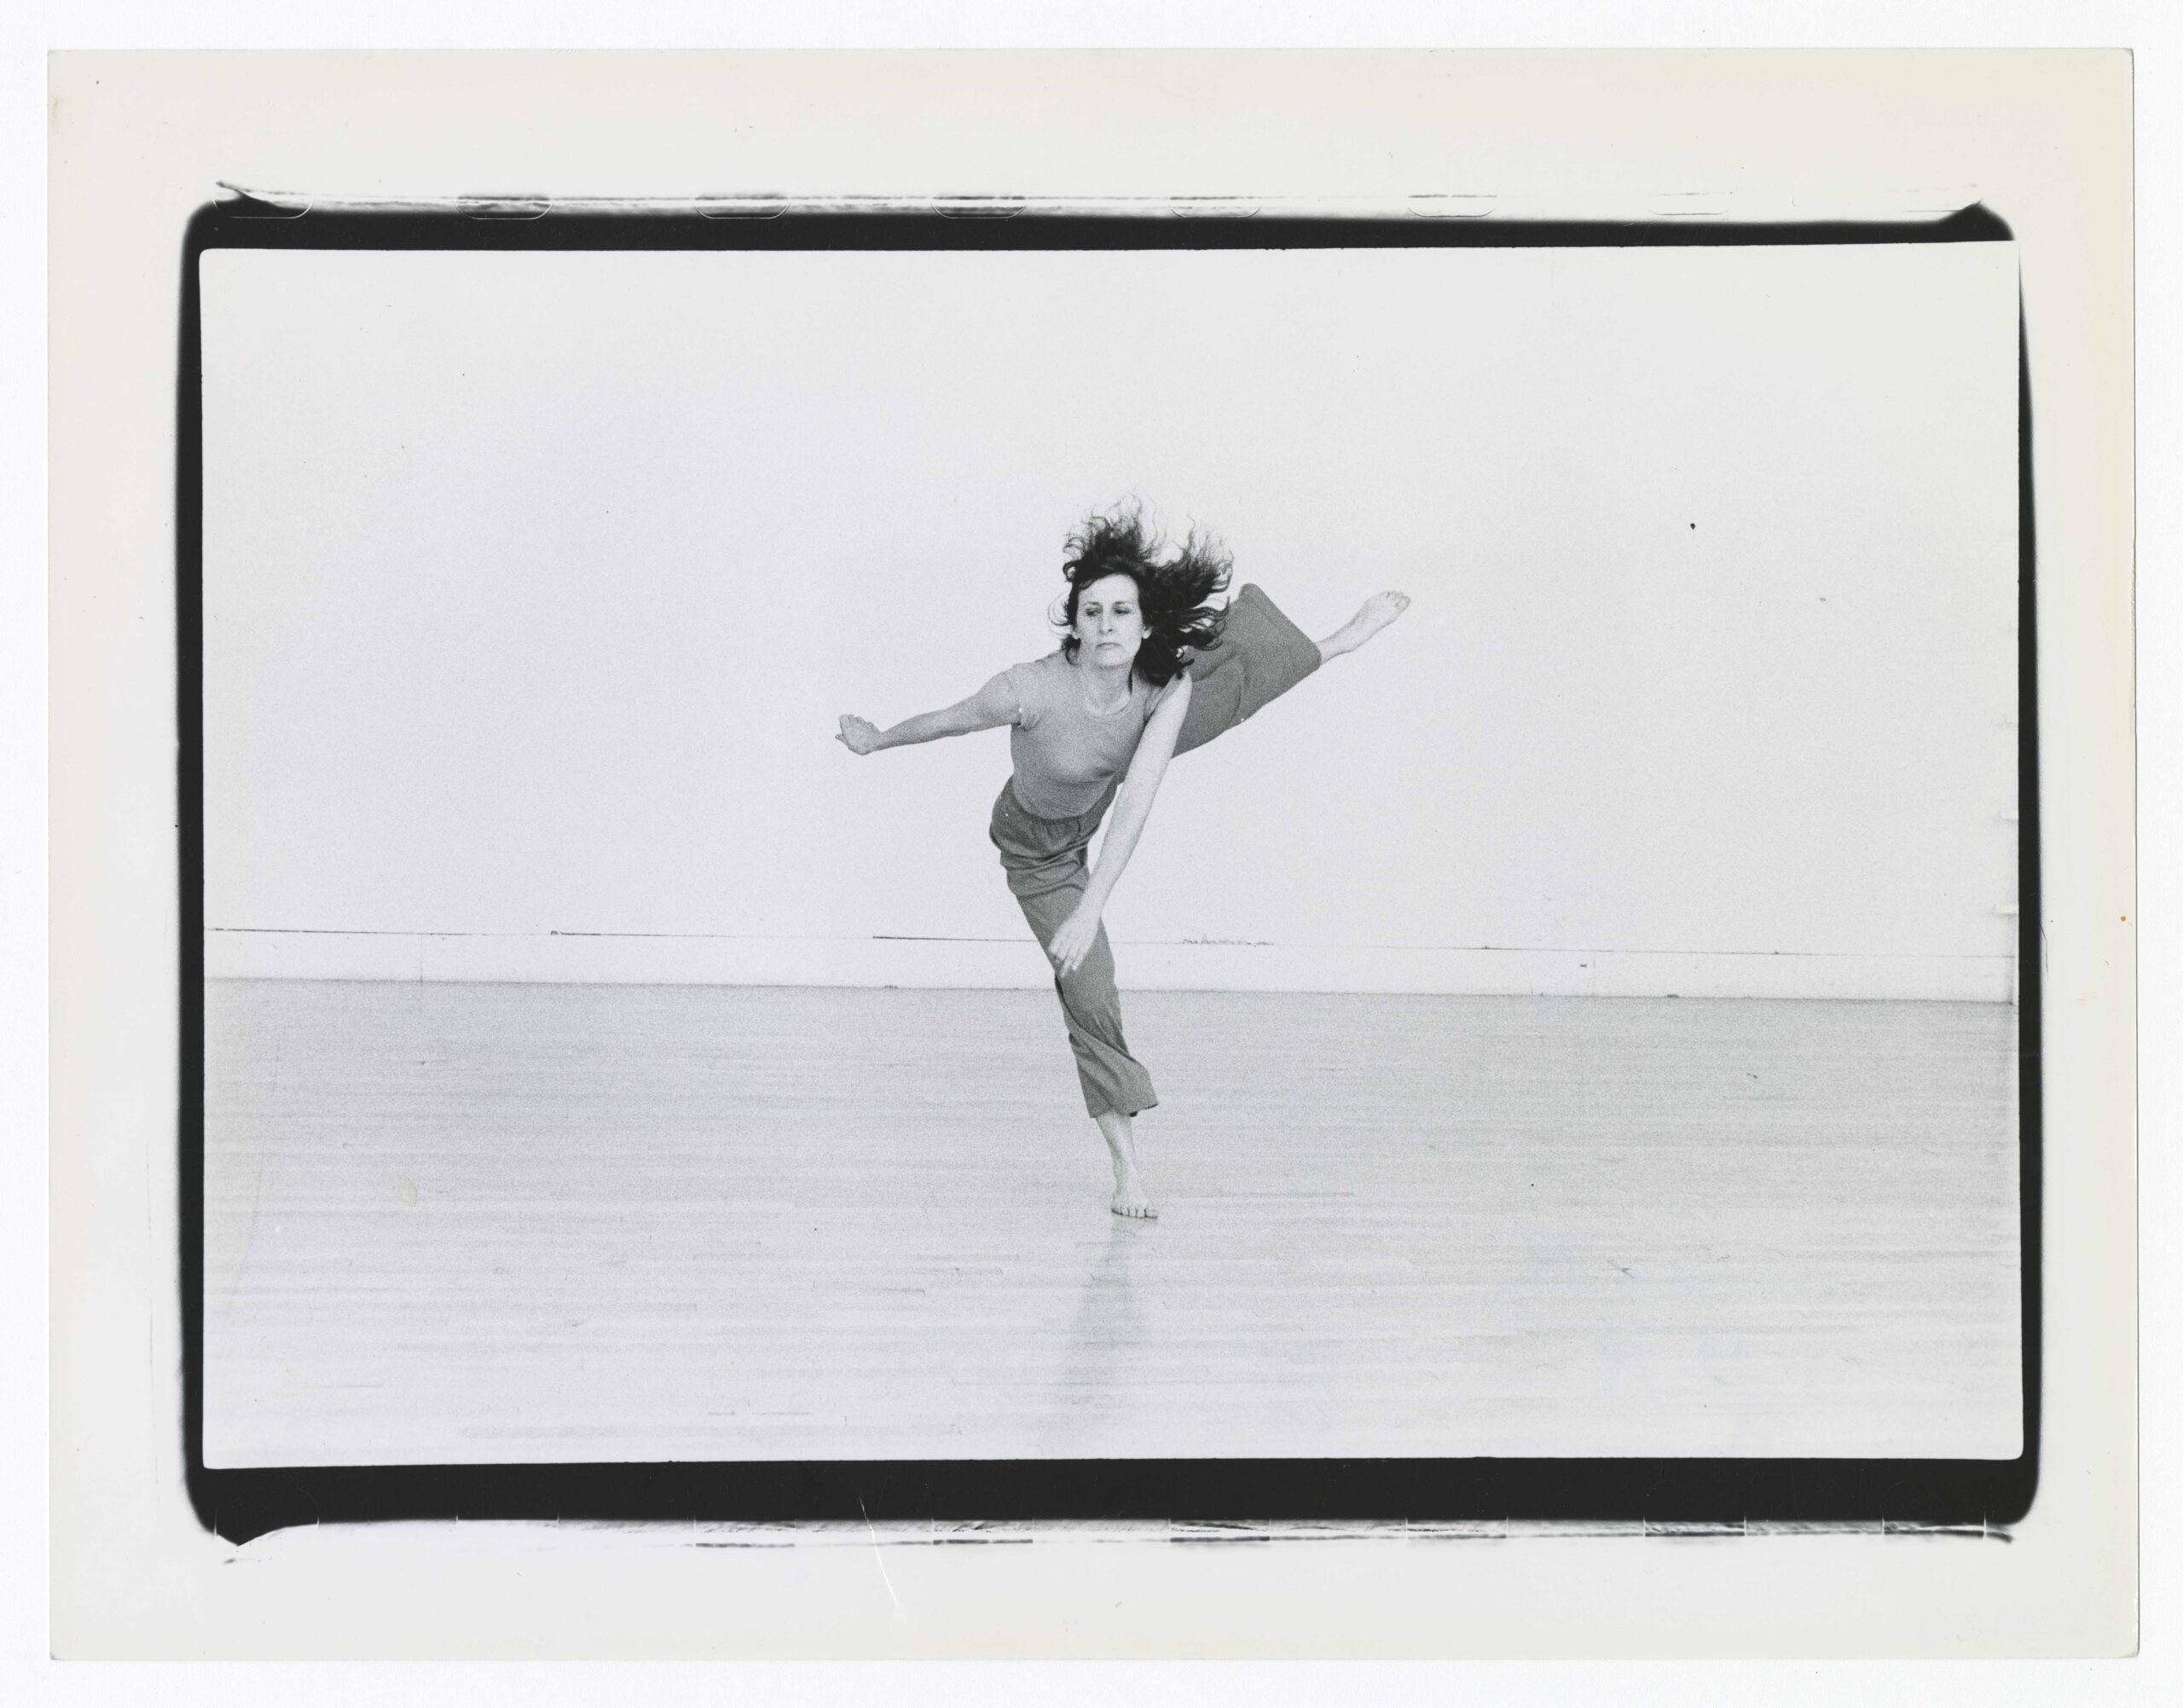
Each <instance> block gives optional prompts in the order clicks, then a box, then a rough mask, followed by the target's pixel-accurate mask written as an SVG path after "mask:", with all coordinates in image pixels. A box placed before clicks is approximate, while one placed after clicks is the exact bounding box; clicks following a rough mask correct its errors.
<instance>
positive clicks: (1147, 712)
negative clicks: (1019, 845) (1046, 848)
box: [1007, 649, 1182, 819]
mask: <svg viewBox="0 0 2183 1708" xmlns="http://www.w3.org/2000/svg"><path fill="white" fill-rule="evenodd" d="M1007 680H1008V686H1009V687H1010V691H1011V692H1013V693H1014V694H1015V696H1016V725H1015V727H1014V728H1013V729H1012V730H1011V731H1010V732H1009V738H1008V746H1009V756H1010V758H1011V759H1012V760H1013V761H1015V765H1016V778H1015V788H1016V799H1017V800H1018V801H1020V802H1022V804H1023V808H1024V810H1025V811H1026V812H1028V813H1034V814H1035V815H1036V816H1037V817H1039V818H1041V819H1074V818H1080V817H1081V816H1082V815H1083V814H1084V813H1088V812H1090V811H1091V809H1092V808H1094V807H1096V806H1097V805H1098V804H1099V799H1100V797H1101V796H1103V795H1104V794H1105V793H1106V792H1107V789H1108V787H1109V785H1111V784H1112V783H1113V782H1114V781H1115V779H1116V778H1118V777H1120V775H1121V774H1122V773H1123V772H1125V771H1126V770H1128V769H1129V762H1130V761H1131V760H1132V759H1133V758H1135V757H1136V756H1137V744H1138V740H1139V738H1142V737H1143V735H1144V727H1145V725H1146V724H1148V723H1149V722H1150V721H1152V714H1153V713H1154V712H1155V711H1157V710H1158V709H1160V706H1161V703H1163V702H1164V701H1165V700H1166V699H1167V696H1168V695H1169V694H1171V693H1173V692H1174V688H1175V682H1177V681H1180V680H1182V678H1181V677H1180V676H1177V677H1176V678H1175V681H1171V682H1169V683H1167V685H1166V686H1164V687H1158V688H1155V687H1154V686H1151V684H1149V682H1147V681H1146V680H1144V678H1143V677H1142V676H1139V675H1137V674H1136V673H1135V672H1134V671H1132V672H1131V673H1130V679H1129V698H1128V699H1127V700H1126V701H1124V702H1123V703H1121V704H1120V705H1118V706H1116V707H1115V709H1113V710H1111V711H1101V710H1097V709H1094V708H1092V707H1091V706H1089V705H1087V704H1086V703H1085V695H1084V690H1085V686H1086V684H1085V676H1084V673H1083V672H1082V671H1081V670H1080V669H1077V668H1076V666H1075V665H1074V664H1072V663H1070V662H1069V660H1068V654H1066V653H1065V652H1063V651H1059V650H1058V649H1057V650H1056V651H1052V652H1049V653H1048V654H1047V655H1046V656H1045V657H1043V658H1039V659H1037V660H1034V662H1033V663H1028V664H1017V665H1014V666H1012V667H1011V668H1010V669H1009V670H1008V672H1007Z"/></svg>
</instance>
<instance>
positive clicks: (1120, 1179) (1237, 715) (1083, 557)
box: [836, 509, 1410, 1217]
mask: <svg viewBox="0 0 2183 1708" xmlns="http://www.w3.org/2000/svg"><path fill="white" fill-rule="evenodd" d="M1163 551H1164V546H1163V542H1161V541H1160V540H1159V539H1158V538H1157V537H1156V536H1153V535H1151V534H1150V533H1149V531H1148V530H1147V529H1146V528H1145V526H1144V522H1143V520H1142V519H1141V518H1139V516H1138V514H1137V512H1135V511H1134V510H1132V509H1120V510H1117V511H1115V512H1112V513H1103V514H1094V515H1092V516H1091V518H1088V519H1087V520H1086V523H1085V524H1084V525H1083V527H1081V528H1080V529H1079V530H1076V531H1075V532H1074V533H1073V534H1071V535H1070V536H1068V557H1067V559H1065V561H1064V562H1063V566H1062V572H1063V575H1065V576H1067V577H1068V592H1067V593H1064V594H1063V596H1062V598H1061V599H1060V600H1059V601H1058V604H1057V611H1056V613H1055V618H1054V621H1055V626H1056V627H1057V628H1060V629H1061V630H1062V631H1063V639H1062V644H1061V646H1060V647H1059V648H1058V649H1057V650H1056V651H1052V652H1050V653H1048V654H1047V655H1046V656H1045V657H1043V658H1040V659H1039V660H1037V661H1036V662H1034V663H1028V664H1017V665H1015V666H1012V667H1011V668H1010V669H1006V670H1004V671H1002V672H1001V673H1000V675H998V676H995V677H994V678H993V680H991V681H989V682H987V684H986V685H985V686H984V687H982V688H981V689H979V690H978V692H976V693H975V694H973V695H971V696H970V698H968V699H966V700H964V701H961V702H959V703H957V704H955V705H952V706H949V707H947V708H946V709H944V710H941V711H936V712H926V713H924V714H922V715H919V716H917V717H913V718H907V719H905V720H904V721H902V722H900V723H898V724H896V725H895V727H893V728H891V729H880V728H877V727H875V726H874V725H872V724H871V723H868V722H866V721H865V720H864V719H862V718H860V717H844V718H843V720H842V722H841V732H840V734H839V735H838V736H837V737H836V739H837V740H838V741H840V742H841V743H842V744H843V745H844V746H846V747H847V748H848V750H849V751H850V752H852V753H858V754H865V753H876V752H877V751H878V750H880V749H882V748H886V747H905V746H908V745H910V744H912V743H916V742H924V741H935V740H937V739H939V738H941V736H949V735H968V734H970V733H971V732H973V731H976V730H981V729H997V728H999V727H1000V726H1001V725H1003V724H1008V725H1010V726H1012V733H1011V734H1010V737H1009V746H1010V756H1011V757H1012V759H1013V760H1014V762H1015V771H1014V774H1013V775H1012V776H1010V779H1009V780H1008V781H1007V783H1006V784H1005V785H1003V786H1002V788H1001V791H1000V798H999V800H997V801H996V802H994V803H993V825H992V831H991V834H992V837H993V843H994V845H995V846H996V847H997V848H999V850H1000V863H1001V866H1002V868H1003V869H1004V870H1005V871H1006V873H1007V877H1008V887H1009V889H1010V891H1012V892H1013V893H1014V895H1015V896H1016V901H1017V902H1018V903H1019V904H1020V905H1021V906H1022V909H1023V917H1024V918H1025V919H1027V920H1028V921H1029V923H1030V926H1031V930H1032V933H1033V935H1035V936H1036V937H1037V938H1038V940H1039V947H1042V948H1043V949H1045V952H1046V958H1047V959H1048V960H1050V961H1051V962H1052V963H1053V966H1054V986H1055V988H1056V990H1057V992H1058V993H1060V996H1061V1006H1062V1014H1063V1017H1064V1019H1065V1020H1066V1021H1067V1022H1068V1041H1069V1045H1070V1046H1071V1048H1073V1049H1074V1051H1075V1052H1076V1074H1077V1078H1078V1080H1079V1081H1080V1083H1081V1085H1082V1086H1083V1090H1084V1106H1085V1109H1086V1110H1087V1111H1088V1112H1089V1113H1090V1115H1091V1119H1092V1120H1095V1121H1097V1123H1098V1126H1099V1132H1100V1134H1101V1136H1102V1137H1103V1138H1105V1140H1106V1141H1107V1149H1108V1151H1109V1153H1110V1155H1112V1157H1113V1160H1114V1165H1115V1196H1114V1200H1113V1203H1112V1205H1111V1208H1112V1209H1113V1211H1114V1213H1115V1214H1116V1215H1118V1216H1142V1217H1150V1216H1153V1215H1155V1214H1156V1213H1157V1212H1155V1210H1154V1209H1153V1207H1152V1202H1151V1200H1150V1199H1149V1197H1148V1196H1146V1193H1145V1190H1144V1181H1143V1179H1142V1178H1140V1177H1139V1175H1138V1167H1137V1146H1136V1141H1135V1135H1134V1133H1133V1132H1132V1126H1131V1122H1132V1119H1133V1118H1134V1117H1135V1116H1136V1115H1138V1114H1140V1113H1141V1112H1143V1111H1144V1110H1145V1109H1150V1108H1152V1107H1153V1105H1154V1104H1155V1103H1157V1102H1158V1101H1159V1099H1158V1098H1157V1097H1155V1096H1154V1095H1153V1091H1152V1079H1151V1076H1150V1075H1149V1074H1147V1073H1146V1072H1145V1070H1144V1066H1143V1064H1142V1063H1140V1062H1138V1060H1137V1058H1136V1057H1133V1056H1132V1055H1131V1054H1130V1053H1129V1047H1128V1045H1126V1043H1124V1042H1123V1039H1122V1023H1121V1001H1120V998H1119V997H1118V996H1117V995H1116V993H1115V961H1114V956H1113V954H1112V952H1110V951H1109V948H1108V946H1107V933H1106V930H1105V928H1104V927H1103V925H1102V924H1101V923H1100V915H1101V913H1102V912H1103V911H1104V909H1105V907H1106V905H1107V900H1108V898H1109V896H1111V895H1113V894H1114V890H1115V884H1116V883H1119V882H1120V879H1121V875H1122V872H1123V870H1124V869H1125V868H1126V866H1128V865H1129V857H1130V855H1131V854H1132V852H1134V851H1135V849H1136V848H1137V842H1138V837H1140V836H1141V835H1143V834H1144V824H1145V820H1146V819H1148V818H1149V816H1150V815H1151V812H1152V802H1153V800H1154V798H1155V796H1157V795H1158V794H1159V792H1160V780H1161V777H1162V776H1163V775H1164V774H1165V773H1166V772H1167V761H1168V759H1169V758H1170V757H1171V756H1173V755H1175V754H1178V753H1187V752H1188V751H1189V750H1190V749H1192V748H1194V747H1199V746H1202V745H1203V744H1205V743H1207V742H1208V741H1210V740H1212V739H1213V737H1215V736H1217V735H1219V734H1220V733H1221V732H1223V731H1225V730H1230V729H1233V728H1234V727H1236V725H1237V724H1239V723H1241V722H1242V721H1243V720H1244V719H1246V718H1248V717H1249V716H1250V715H1252V714H1253V713H1254V712H1256V711H1257V710H1258V709H1259V708H1260V707H1261V706H1263V705H1265V703H1267V702H1268V701H1269V700H1271V699H1273V698H1276V697H1277V696H1278V695H1280V694H1283V693H1286V692H1288V690H1289V689H1290V688H1293V687H1294V686H1296V684H1297V683H1299V682H1300V681H1302V680H1304V678H1305V677H1306V676H1308V675H1311V674H1312V671H1314V670H1316V669H1318V668H1319V666H1320V665H1321V664H1322V663H1324V662H1325V661H1326V660H1327V659H1329V658H1335V657H1340V655H1341V654H1343V653H1345V652H1353V651H1356V650H1357V648H1358V647H1359V646H1363V645H1364V643H1365V642H1366V641H1367V640H1370V639H1371V638H1372V637H1373V636H1374V635H1375V634H1378V633H1379V632H1380V630H1381V629H1382V628H1386V627H1387V625H1388V624H1389V623H1390V622H1393V621H1394V620H1395V619H1396V618H1397V617H1399V616H1401V615H1402V613H1403V611H1404V610H1405V609H1406V608H1407V607H1408V606H1409V604H1410V600H1409V598H1408V597H1407V596H1406V595H1405V594H1403V593H1375V594H1374V595H1373V596H1372V597H1371V598H1370V599H1367V600H1365V601H1364V605H1363V607H1362V608H1361V609H1360V610H1359V611H1358V613H1357V615H1356V616H1354V617H1352V618H1350V620H1349V621H1348V622H1346V623H1344V624H1343V625H1342V626H1341V627H1340V628H1338V629H1336V630H1335V632H1334V633H1333V634H1329V636H1327V638H1326V639H1325V640H1321V641H1318V642H1317V643H1314V642H1313V641H1312V640H1310V639H1309V638H1308V637H1306V635H1305V634H1304V633H1303V632H1302V631H1301V630H1300V629H1299V628H1297V627H1296V626H1295V625H1294V623H1292V622H1289V621H1288V618H1287V617H1284V616H1283V615H1282V614H1281V612H1280V611H1278V610H1277V609H1276V608H1275V606H1274V604H1273V601H1272V600H1271V599H1268V598H1267V597H1266V596H1265V594H1264V593H1261V592H1259V589H1258V588H1255V587H1249V586H1246V587H1245V588H1243V589H1242V592H1241V593H1238V594H1237V595H1236V598H1235V599H1233V600H1232V601H1231V602H1230V604H1229V605H1228V606H1227V608H1226V609H1225V611H1222V610H1214V609H1212V608H1210V607H1208V606H1207V604H1206V601H1207V599H1211V598H1212V597H1213V595H1214V594H1215V593H1219V592H1220V591H1221V590H1222V589H1224V588H1225V587H1226V586H1227V585H1228V573H1229V569H1230V564H1229V559H1228V556H1227V554H1226V553H1225V552H1224V551H1222V550H1221V548H1220V547H1219V545H1218V543H1217V542H1215V541H1211V540H1202V539H1200V538H1199V537H1198V536H1197V535H1196V534H1195V533H1192V534H1191V535H1190V536H1189V537H1187V538H1186V539H1185V540H1184V542H1183V544H1182V546H1181V547H1179V548H1178V549H1177V550H1176V551H1175V552H1174V553H1173V555H1170V556H1164V557H1163V555H1162V553H1163ZM1110 805H1111V806H1112V807H1113V808H1114V811H1115V818H1114V823H1113V824H1111V825H1109V826H1108V829H1107V835H1106V838H1105V840H1104V841H1103V842H1101V843H1100V845H1099V855H1098V858H1097V860H1089V859H1088V850H1089V848H1090V846H1091V837H1092V834H1093V833H1094V832H1095V831H1097V829H1098V828H1099V824H1100V820H1101V819H1103V818H1104V817H1105V816H1106V813H1107V809H1108V808H1109V806H1110Z"/></svg>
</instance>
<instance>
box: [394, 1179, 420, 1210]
mask: <svg viewBox="0 0 2183 1708" xmlns="http://www.w3.org/2000/svg"><path fill="white" fill-rule="evenodd" d="M394 1191H395V1196H397V1197H398V1198H400V1199H401V1200H402V1202H403V1203H405V1204H407V1205H408V1206H409V1207H411V1208H412V1209H414V1208H415V1207H416V1205H417V1183H416V1182H415V1181H414V1180H412V1179H411V1178H409V1177H408V1175H407V1174H397V1175H396V1176H395V1177H394Z"/></svg>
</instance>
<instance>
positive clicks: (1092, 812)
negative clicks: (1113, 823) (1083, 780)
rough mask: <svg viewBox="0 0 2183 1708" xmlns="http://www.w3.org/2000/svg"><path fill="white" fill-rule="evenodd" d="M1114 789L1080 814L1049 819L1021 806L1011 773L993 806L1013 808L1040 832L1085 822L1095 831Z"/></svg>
mask: <svg viewBox="0 0 2183 1708" xmlns="http://www.w3.org/2000/svg"><path fill="white" fill-rule="evenodd" d="M1115 787H1116V785H1113V784H1110V785H1108V788H1107V791H1106V792H1105V793H1104V794H1103V795H1102V796H1100V797H1099V798H1098V799H1097V801H1094V802H1092V803H1091V806H1090V807H1088V808H1086V809H1085V810H1084V811H1083V812H1081V813H1075V814H1074V815H1073V816H1071V817H1069V818H1066V819H1049V818H1047V817H1045V815H1044V814H1043V813H1034V812H1033V811H1032V810H1031V809H1030V808H1028V807H1027V806H1025V805H1024V804H1023V797H1022V796H1021V795H1019V794H1017V793H1016V777H1015V773H1012V772H1011V773H1010V774H1009V779H1008V780H1007V781H1006V782H1005V783H1004V784H1002V785H1000V799H999V801H996V802H994V803H993V804H994V805H995V806H999V805H1000V804H1002V802H1005V803H1006V804H1007V805H1008V806H1009V807H1010V808H1013V809H1014V810H1015V811H1016V812H1017V813H1021V814H1022V816H1023V817H1025V818H1027V819H1029V820H1030V821H1031V822H1032V823H1033V824H1034V825H1037V826H1038V827H1039V829H1040V830H1052V831H1068V830H1074V829H1075V828H1076V827H1077V826H1078V825H1083V824H1086V822H1087V821H1088V822H1089V823H1090V825H1091V827H1092V828H1093V829H1095V830H1096V829H1097V827H1098V823H1099V820H1100V819H1103V818H1104V817H1105V816H1106V815H1107V808H1109V806H1111V805H1112V804H1113V802H1114V798H1115Z"/></svg>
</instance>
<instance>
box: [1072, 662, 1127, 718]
mask: <svg viewBox="0 0 2183 1708" xmlns="http://www.w3.org/2000/svg"><path fill="white" fill-rule="evenodd" d="M1136 668H1137V666H1136V664H1135V663H1134V662H1133V661H1132V663H1127V664H1123V665H1120V666H1115V665H1102V664H1093V663H1087V662H1086V660H1085V658H1084V657H1083V655H1082V654H1081V653H1079V654H1078V655H1077V659H1076V674H1077V679H1078V680H1079V682H1080V685H1081V686H1082V687H1083V690H1084V704H1085V707H1086V709H1087V710H1090V711H1093V712H1101V713H1104V712H1118V711H1120V709H1122V708H1123V707H1124V706H1126V705H1127V704H1128V703H1129V696H1130V675H1131V673H1132V672H1133V671H1134V670H1135V669H1136Z"/></svg>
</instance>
